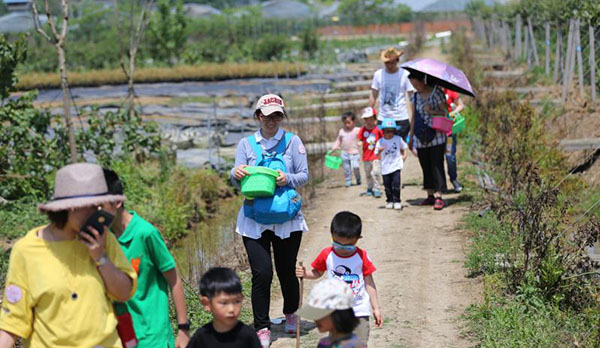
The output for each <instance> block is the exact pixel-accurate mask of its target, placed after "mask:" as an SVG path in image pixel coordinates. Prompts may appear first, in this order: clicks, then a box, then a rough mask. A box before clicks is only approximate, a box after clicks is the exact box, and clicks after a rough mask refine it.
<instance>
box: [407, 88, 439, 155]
mask: <svg viewBox="0 0 600 348" xmlns="http://www.w3.org/2000/svg"><path fill="white" fill-rule="evenodd" d="M412 102H413V105H414V106H415V115H414V122H415V128H414V131H415V137H417V138H418V139H419V141H420V142H421V144H423V145H427V144H428V143H430V142H431V141H432V140H433V138H434V137H435V130H434V129H433V128H431V127H429V125H428V124H427V123H425V119H424V118H423V116H422V115H421V113H420V112H419V111H418V109H417V94H416V93H415V94H413V100H412ZM425 102H427V101H425Z"/></svg>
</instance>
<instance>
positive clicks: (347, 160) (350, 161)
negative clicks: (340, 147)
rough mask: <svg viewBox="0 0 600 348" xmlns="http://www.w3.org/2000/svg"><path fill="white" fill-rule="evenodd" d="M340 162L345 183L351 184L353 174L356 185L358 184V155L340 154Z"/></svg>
mask: <svg viewBox="0 0 600 348" xmlns="http://www.w3.org/2000/svg"><path fill="white" fill-rule="evenodd" d="M342 160H343V162H342V164H343V166H344V174H345V175H346V183H347V184H348V183H350V184H351V183H352V172H354V176H355V177H356V183H357V184H360V154H358V153H357V154H349V153H345V152H342Z"/></svg>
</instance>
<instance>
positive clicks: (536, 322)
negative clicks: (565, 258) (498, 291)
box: [466, 297, 600, 348]
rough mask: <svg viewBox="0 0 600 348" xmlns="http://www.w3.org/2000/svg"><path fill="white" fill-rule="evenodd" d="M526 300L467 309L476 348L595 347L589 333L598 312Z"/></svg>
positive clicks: (597, 317) (593, 339)
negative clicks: (476, 343) (570, 309)
mask: <svg viewBox="0 0 600 348" xmlns="http://www.w3.org/2000/svg"><path fill="white" fill-rule="evenodd" d="M527 300H528V302H529V303H527V302H525V301H523V300H519V299H505V300H503V299H500V297H494V298H493V299H492V300H491V301H490V302H489V303H487V304H479V305H472V306H470V307H469V308H468V309H467V312H466V318H467V319H468V322H469V329H470V332H471V333H472V334H473V335H474V336H475V337H474V338H475V339H476V340H477V341H478V342H479V344H478V345H477V347H481V348H487V347H489V348H492V347H494V348H495V347H514V348H539V347H590V348H591V347H598V341H597V339H598V337H595V336H594V335H595V334H596V333H595V330H594V329H593V328H594V327H595V326H597V325H598V320H599V319H600V318H599V315H598V312H596V313H593V312H584V313H575V312H573V311H564V310H561V309H559V308H558V307H555V306H552V305H549V304H547V303H545V302H543V301H542V300H539V301H536V302H535V301H534V302H533V303H537V304H536V305H532V304H531V302H532V301H533V300H534V299H531V298H529V299H527Z"/></svg>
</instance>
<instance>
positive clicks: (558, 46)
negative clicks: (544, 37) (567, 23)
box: [552, 23, 562, 85]
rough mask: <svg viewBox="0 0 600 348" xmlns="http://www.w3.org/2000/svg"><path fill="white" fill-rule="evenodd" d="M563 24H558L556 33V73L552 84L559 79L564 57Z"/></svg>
mask: <svg viewBox="0 0 600 348" xmlns="http://www.w3.org/2000/svg"><path fill="white" fill-rule="evenodd" d="M561 52H562V26H561V25H560V23H559V24H558V32H557V33H556V54H555V55H554V74H553V75H552V84H553V85H554V84H556V83H557V82H558V79H559V75H558V73H559V72H560V61H561V59H562V55H561Z"/></svg>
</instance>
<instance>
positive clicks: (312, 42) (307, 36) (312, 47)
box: [302, 27, 319, 58]
mask: <svg viewBox="0 0 600 348" xmlns="http://www.w3.org/2000/svg"><path fill="white" fill-rule="evenodd" d="M318 50H319V37H318V36H317V32H316V31H315V29H314V28H311V27H306V29H304V31H303V32H302V51H304V52H305V53H306V54H308V56H309V58H313V57H314V56H315V53H317V51H318Z"/></svg>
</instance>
